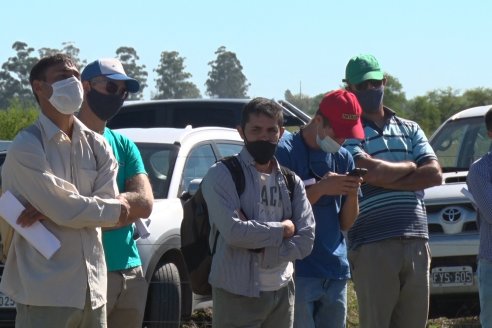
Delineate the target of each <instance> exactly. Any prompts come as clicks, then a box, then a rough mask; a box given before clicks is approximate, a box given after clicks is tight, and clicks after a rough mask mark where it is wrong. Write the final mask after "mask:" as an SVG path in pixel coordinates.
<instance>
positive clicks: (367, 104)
mask: <svg viewBox="0 0 492 328" xmlns="http://www.w3.org/2000/svg"><path fill="white" fill-rule="evenodd" d="M355 95H356V96H357V100H358V101H359V104H360V107H362V111H363V112H364V113H368V114H372V113H376V112H377V111H378V110H379V108H380V107H381V103H382V102H383V96H384V88H383V87H380V88H378V89H367V90H364V91H356V92H355Z"/></svg>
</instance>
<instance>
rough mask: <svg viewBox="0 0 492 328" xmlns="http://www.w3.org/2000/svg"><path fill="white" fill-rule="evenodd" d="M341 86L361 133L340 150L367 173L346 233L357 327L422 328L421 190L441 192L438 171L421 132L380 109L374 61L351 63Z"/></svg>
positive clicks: (425, 299)
mask: <svg viewBox="0 0 492 328" xmlns="http://www.w3.org/2000/svg"><path fill="white" fill-rule="evenodd" d="M344 82H345V83H346V84H347V86H346V89H347V90H348V91H350V92H353V93H354V94H355V95H356V96H357V99H358V100H359V103H360V105H361V107H362V124H363V127H364V133H365V138H364V139H363V140H356V139H350V140H347V141H346V142H345V145H344V146H345V147H346V148H347V150H349V151H350V152H351V154H352V156H353V158H354V161H355V163H356V166H358V167H363V168H367V169H368V173H367V174H366V175H365V176H364V182H365V183H364V184H363V185H362V195H363V196H362V197H361V198H360V200H359V207H360V212H359V217H358V218H357V220H356V221H355V223H354V225H353V226H352V228H351V229H350V230H349V232H348V240H349V262H350V266H351V269H352V279H353V281H354V284H355V291H356V293H357V300H358V303H359V316H360V326H361V327H362V328H367V327H370V328H385V327H408V328H416V327H422V328H423V327H425V325H426V322H427V313H428V307H429V265H430V254H429V246H428V243H427V241H428V239H429V236H428V231H427V216H426V212H425V207H424V202H423V190H424V189H425V188H428V187H432V186H436V185H439V184H441V180H442V177H441V169H440V166H439V164H438V162H437V158H436V155H435V154H434V151H433V149H432V148H431V146H430V145H429V143H428V141H427V138H426V136H425V134H424V132H423V131H422V129H421V128H420V127H419V125H418V124H417V123H415V122H412V121H409V120H406V119H402V118H400V117H398V116H397V115H395V112H393V111H392V110H391V109H389V108H388V107H385V106H384V105H383V95H384V88H385V85H386V78H385V77H384V75H383V72H382V70H381V68H380V66H379V63H378V61H377V60H376V58H374V56H372V55H359V56H356V57H353V58H352V59H350V61H349V62H348V64H347V67H346V72H345V79H344Z"/></svg>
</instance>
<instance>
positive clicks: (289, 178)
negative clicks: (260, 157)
mask: <svg viewBox="0 0 492 328" xmlns="http://www.w3.org/2000/svg"><path fill="white" fill-rule="evenodd" d="M220 161H221V162H222V163H224V164H225V166H226V167H227V168H228V169H229V172H230V173H231V176H232V180H233V181H234V183H235V184H236V191H237V194H238V195H239V196H241V194H242V193H243V191H244V186H245V178H244V172H243V169H242V167H241V163H239V160H238V158H237V157H236V156H230V157H226V158H223V159H221V160H220ZM281 171H282V174H283V175H284V178H285V180H286V183H287V187H288V189H289V196H290V199H291V201H292V197H293V193H294V188H295V178H294V173H293V172H292V171H291V170H289V169H287V168H285V167H283V166H281ZM181 201H182V205H183V221H182V222H181V252H182V254H183V258H184V261H185V264H186V268H187V270H188V276H189V279H190V285H191V289H192V290H193V292H194V293H195V294H199V295H210V294H212V287H211V286H210V284H209V282H208V276H209V273H210V268H211V265H212V256H213V255H214V254H215V248H216V246H217V239H218V238H219V232H217V233H216V234H215V238H214V244H213V246H212V249H211V248H210V245H209V242H208V239H209V235H210V222H209V218H208V210H207V204H206V203H205V199H204V198H203V194H202V188H201V184H200V186H199V188H198V190H197V191H196V193H195V194H193V196H190V194H189V193H185V194H184V195H183V196H181Z"/></svg>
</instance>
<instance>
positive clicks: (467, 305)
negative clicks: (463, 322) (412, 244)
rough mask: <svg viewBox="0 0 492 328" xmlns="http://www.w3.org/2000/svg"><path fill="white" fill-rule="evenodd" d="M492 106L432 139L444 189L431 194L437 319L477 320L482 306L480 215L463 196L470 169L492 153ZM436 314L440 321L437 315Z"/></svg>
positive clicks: (454, 121) (464, 115) (468, 113)
mask: <svg viewBox="0 0 492 328" xmlns="http://www.w3.org/2000/svg"><path fill="white" fill-rule="evenodd" d="M491 107H492V106H481V107H474V108H470V109H467V110H463V111H461V112H459V113H457V114H455V115H453V116H452V117H451V118H449V119H448V120H446V121H445V122H444V123H443V124H442V125H441V126H440V127H439V128H438V129H437V130H436V132H435V133H434V134H433V135H432V136H431V137H430V144H431V145H432V148H433V149H434V151H435V152H436V155H437V157H438V160H439V163H440V164H441V166H442V170H443V183H442V185H440V186H436V187H432V188H429V189H426V191H425V199H424V200H425V205H426V209H427V217H428V222H429V237H430V240H429V245H430V248H431V253H432V262H431V275H430V286H431V316H436V315H447V316H460V315H467V314H476V313H477V311H478V309H479V306H478V288H477V278H476V270H477V254H478V243H479V237H478V230H477V223H476V212H475V209H474V208H473V206H472V204H471V202H470V200H469V199H468V198H467V197H465V195H464V194H463V193H462V191H461V190H462V188H464V187H465V188H466V176H467V174H468V168H469V167H470V164H471V163H473V162H474V161H476V160H477V159H478V158H480V157H481V156H482V155H484V154H485V153H486V152H488V151H489V150H490V149H491V145H492V142H491V140H490V139H489V138H488V136H487V130H486V128H485V120H484V115H485V113H486V112H487V110H488V109H489V108H491ZM433 314H434V315H433Z"/></svg>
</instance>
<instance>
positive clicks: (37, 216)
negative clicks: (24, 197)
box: [17, 204, 48, 228]
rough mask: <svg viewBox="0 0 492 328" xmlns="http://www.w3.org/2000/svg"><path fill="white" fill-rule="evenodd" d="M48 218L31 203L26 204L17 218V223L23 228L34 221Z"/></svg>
mask: <svg viewBox="0 0 492 328" xmlns="http://www.w3.org/2000/svg"><path fill="white" fill-rule="evenodd" d="M45 219H48V218H47V217H46V216H45V215H44V214H42V213H41V212H39V211H38V210H37V209H36V208H34V206H32V205H31V204H27V205H26V208H25V209H24V210H23V211H22V213H21V214H20V215H19V217H18V218H17V224H18V225H20V226H21V227H23V228H26V227H30V226H32V225H33V224H34V223H35V222H37V221H41V220H45Z"/></svg>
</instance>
